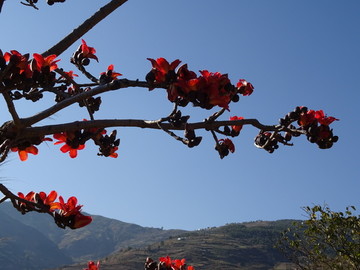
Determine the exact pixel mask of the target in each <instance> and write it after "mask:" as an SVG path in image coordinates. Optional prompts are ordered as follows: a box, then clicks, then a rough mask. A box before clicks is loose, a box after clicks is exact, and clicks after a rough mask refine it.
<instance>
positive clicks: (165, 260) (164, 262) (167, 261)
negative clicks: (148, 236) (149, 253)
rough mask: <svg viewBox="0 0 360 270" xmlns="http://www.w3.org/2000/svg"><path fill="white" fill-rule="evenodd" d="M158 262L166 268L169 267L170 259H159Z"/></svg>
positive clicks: (167, 257)
mask: <svg viewBox="0 0 360 270" xmlns="http://www.w3.org/2000/svg"><path fill="white" fill-rule="evenodd" d="M159 262H160V263H163V264H164V265H165V266H166V267H171V258H170V257H169V256H166V257H161V258H159Z"/></svg>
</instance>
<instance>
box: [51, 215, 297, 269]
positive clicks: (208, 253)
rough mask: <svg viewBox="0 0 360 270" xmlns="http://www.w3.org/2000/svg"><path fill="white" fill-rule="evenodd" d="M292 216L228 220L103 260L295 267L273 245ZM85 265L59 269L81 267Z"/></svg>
mask: <svg viewBox="0 0 360 270" xmlns="http://www.w3.org/2000/svg"><path fill="white" fill-rule="evenodd" d="M291 222H292V220H281V221H275V222H264V221H261V222H260V221H259V222H250V223H236V224H228V225H225V226H222V227H218V228H207V229H203V230H198V231H194V232H187V233H184V234H182V235H180V236H178V237H170V238H169V239H167V240H164V241H160V242H158V243H156V244H151V245H148V246H146V247H144V248H141V249H124V250H121V251H119V252H116V253H114V254H112V255H111V256H108V257H106V258H104V259H103V260H101V263H102V268H101V269H102V270H115V269H116V270H136V269H143V265H144V261H145V259H146V257H148V256H149V257H152V258H153V259H155V260H156V259H158V258H159V257H161V256H166V255H169V256H170V257H172V258H186V259H187V261H188V263H189V264H191V265H193V266H195V268H196V269H197V270H202V269H203V270H205V269H206V270H219V269H221V270H234V269H242V270H265V269H266V270H268V269H278V270H281V269H292V268H291V266H290V264H288V263H287V260H286V259H285V258H284V257H283V256H282V254H281V253H280V252H279V251H278V250H276V249H275V248H274V247H273V246H274V244H275V242H276V241H277V239H278V237H279V235H280V232H282V231H283V230H284V229H285V228H287V227H288V226H289V225H290V224H291ZM83 266H85V262H84V263H83V264H82V265H76V266H68V267H63V268H59V269H58V270H75V269H82V268H81V267H83Z"/></svg>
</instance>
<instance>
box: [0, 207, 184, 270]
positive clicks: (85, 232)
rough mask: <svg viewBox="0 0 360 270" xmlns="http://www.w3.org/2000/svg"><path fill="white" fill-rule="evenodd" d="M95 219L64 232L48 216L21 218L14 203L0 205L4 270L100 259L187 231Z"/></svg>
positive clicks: (0, 265) (31, 269)
mask: <svg viewBox="0 0 360 270" xmlns="http://www.w3.org/2000/svg"><path fill="white" fill-rule="evenodd" d="M92 217H93V222H92V223H91V224H90V225H88V226H86V227H84V228H81V229H77V230H71V229H66V230H62V229H60V228H58V227H57V226H56V225H55V223H54V221H53V220H52V218H51V217H49V216H48V215H46V214H39V213H27V214H26V215H21V213H19V212H18V211H17V210H16V209H14V208H13V206H12V205H11V204H10V203H2V204H0V269H2V270H42V269H50V268H55V267H59V266H61V265H68V264H72V263H75V262H80V261H87V260H97V259H100V258H102V257H105V256H107V255H109V254H110V253H113V252H115V251H117V250H119V249H121V248H128V247H132V248H135V247H141V246H144V245H145V246H146V245H149V244H151V243H154V242H157V241H162V240H164V239H168V238H169V237H171V236H174V235H178V234H180V233H183V232H185V231H184V230H162V229H158V228H145V227H141V226H139V225H135V224H130V223H126V222H122V221H118V220H115V219H109V218H105V217H102V216H96V215H92ZM80 269H82V268H80Z"/></svg>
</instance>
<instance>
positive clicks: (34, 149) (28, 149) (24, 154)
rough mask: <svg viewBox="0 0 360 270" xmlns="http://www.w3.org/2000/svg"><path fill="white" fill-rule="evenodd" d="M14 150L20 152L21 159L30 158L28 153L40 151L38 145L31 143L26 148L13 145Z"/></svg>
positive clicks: (34, 153)
mask: <svg viewBox="0 0 360 270" xmlns="http://www.w3.org/2000/svg"><path fill="white" fill-rule="evenodd" d="M11 151H12V152H18V154H19V158H20V160H21V161H25V160H27V159H28V154H32V155H37V154H38V153H39V150H38V149H37V147H36V146H34V145H31V146H28V147H25V148H22V147H12V148H11Z"/></svg>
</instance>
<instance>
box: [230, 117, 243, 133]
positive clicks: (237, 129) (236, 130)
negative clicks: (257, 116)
mask: <svg viewBox="0 0 360 270" xmlns="http://www.w3.org/2000/svg"><path fill="white" fill-rule="evenodd" d="M243 119H244V117H241V116H240V117H239V116H232V117H230V120H231V121H235V120H243ZM231 128H232V130H234V131H235V132H236V133H239V132H240V130H241V129H242V128H243V125H236V126H235V125H233V126H231Z"/></svg>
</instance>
